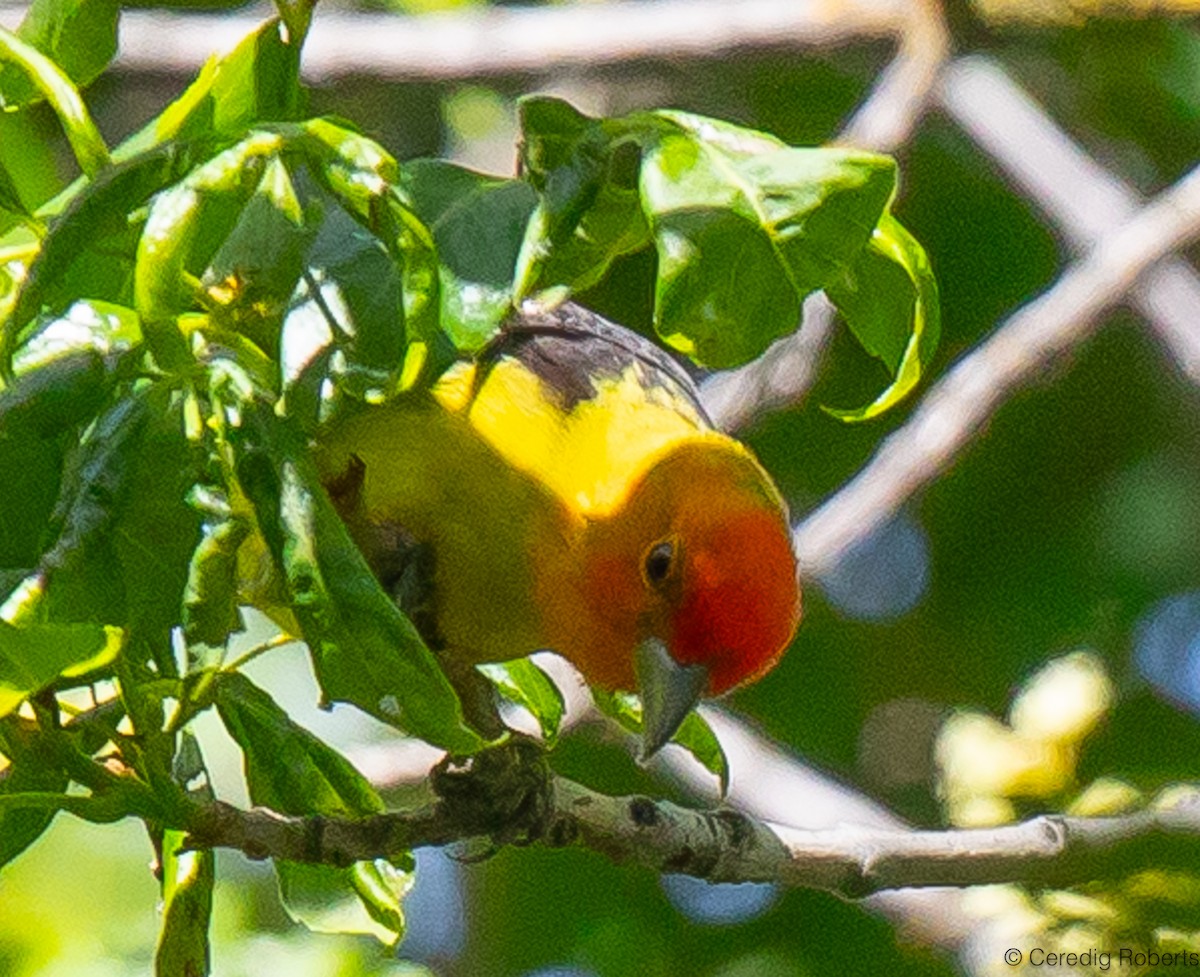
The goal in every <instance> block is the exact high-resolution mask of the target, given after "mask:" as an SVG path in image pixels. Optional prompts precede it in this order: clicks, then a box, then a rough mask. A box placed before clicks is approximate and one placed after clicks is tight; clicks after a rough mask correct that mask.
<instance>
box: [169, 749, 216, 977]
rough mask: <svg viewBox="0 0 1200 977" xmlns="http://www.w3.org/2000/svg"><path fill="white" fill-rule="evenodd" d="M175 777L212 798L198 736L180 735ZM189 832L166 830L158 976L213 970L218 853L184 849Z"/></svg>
mask: <svg viewBox="0 0 1200 977" xmlns="http://www.w3.org/2000/svg"><path fill="white" fill-rule="evenodd" d="M174 776H175V780H176V781H177V782H178V783H179V784H180V786H182V787H184V788H185V789H187V787H188V785H189V784H191V783H193V782H195V781H199V782H200V785H201V786H199V787H198V788H197V789H193V790H189V791H188V793H190V794H191V795H192V796H194V797H197V798H198V799H200V800H202V801H205V802H211V801H212V800H213V799H214V795H213V791H212V788H211V787H210V786H209V784H208V771H207V770H206V769H205V767H204V758H203V757H202V756H201V754H200V747H199V745H198V744H197V742H196V740H195V737H193V736H192V734H191V733H190V732H188V731H187V730H184V731H183V732H182V733H181V734H180V744H179V753H178V754H177V756H176V760H175V771H174ZM186 841H187V833H186V832H184V831H174V830H167V831H164V832H163V836H162V917H163V919H162V928H161V929H160V931H159V935H158V947H157V949H156V950H155V954H154V972H155V974H157V975H159V977H176V975H184V977H193V975H194V977H202V975H205V974H208V973H209V950H208V927H209V921H210V919H211V916H212V896H213V886H214V883H215V881H216V854H215V853H214V852H213V850H212V849H211V848H209V849H204V850H200V851H197V850H195V849H192V850H184V844H185V842H186Z"/></svg>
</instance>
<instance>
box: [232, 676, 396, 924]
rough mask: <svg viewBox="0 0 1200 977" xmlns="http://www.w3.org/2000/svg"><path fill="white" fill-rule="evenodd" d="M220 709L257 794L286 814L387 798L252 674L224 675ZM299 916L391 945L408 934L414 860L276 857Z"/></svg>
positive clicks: (348, 813) (328, 811)
mask: <svg viewBox="0 0 1200 977" xmlns="http://www.w3.org/2000/svg"><path fill="white" fill-rule="evenodd" d="M217 709H218V711H219V713H220V715H221V719H222V721H223V722H224V723H225V727H226V729H228V730H229V733H230V735H231V736H232V737H233V738H234V740H236V741H237V744H238V746H240V747H241V749H242V755H243V758H244V761H245V772H246V782H247V784H248V786H249V788H250V799H251V800H252V801H253V802H254V803H255V804H260V805H263V806H266V807H269V808H271V809H272V810H275V811H279V812H281V813H284V814H294V815H305V814H324V815H331V816H337V817H353V816H355V815H368V814H376V813H379V812H380V811H382V810H383V802H382V801H381V800H380V799H379V796H378V795H377V794H376V793H375V791H374V790H373V789H372V787H371V785H370V784H369V783H368V782H367V780H366V778H365V777H363V776H362V774H360V773H359V772H358V771H357V770H355V769H354V767H353V766H352V765H351V764H350V762H349V761H348V760H346V759H345V757H343V756H342V755H341V754H340V753H338V752H337V751H336V750H333V749H331V748H330V747H328V746H326V745H325V744H324V743H322V742H321V741H320V740H318V739H317V738H316V737H315V736H313V735H312V734H311V733H309V732H308V731H307V730H305V729H303V728H302V727H300V726H297V725H296V724H295V723H293V722H292V721H291V720H290V719H289V718H288V717H287V714H286V713H285V712H284V711H283V710H282V709H280V708H279V706H277V705H276V704H275V703H274V702H273V701H272V700H271V698H270V696H268V695H267V694H266V693H265V692H263V691H262V690H261V689H259V688H257V687H256V686H255V685H254V684H253V683H252V682H251V681H250V680H249V679H247V678H246V677H245V676H243V675H241V674H238V673H233V674H229V675H226V676H224V677H223V678H222V680H221V682H220V684H219V686H218V690H217ZM276 871H277V872H278V874H279V886H280V892H281V894H282V896H283V899H284V905H285V906H286V907H287V910H288V912H289V913H290V914H291V915H292V917H293V918H294V919H296V920H298V921H299V922H302V923H304V924H305V925H307V926H309V927H310V928H312V929H315V930H319V931H323V932H330V931H331V932H343V933H371V934H373V935H375V936H376V937H378V938H379V939H380V940H381V941H383V942H384V943H386V944H388V945H394V944H395V943H396V942H398V941H399V939H400V938H401V937H402V936H403V934H404V913H403V909H402V907H401V900H402V898H403V896H404V894H405V892H406V891H407V889H408V887H409V885H410V878H411V862H409V861H407V860H404V862H403V864H402V866H401V867H400V868H397V867H396V866H394V865H392V864H390V863H388V862H386V861H383V860H378V861H374V862H359V863H357V864H355V865H353V866H351V867H350V868H345V869H336V868H330V867H327V866H323V865H302V864H297V863H294V862H285V861H278V862H276Z"/></svg>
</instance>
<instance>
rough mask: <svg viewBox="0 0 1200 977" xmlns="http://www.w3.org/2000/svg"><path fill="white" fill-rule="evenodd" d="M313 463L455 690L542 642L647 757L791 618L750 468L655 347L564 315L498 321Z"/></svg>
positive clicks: (776, 512) (781, 509) (775, 653)
mask: <svg viewBox="0 0 1200 977" xmlns="http://www.w3.org/2000/svg"><path fill="white" fill-rule="evenodd" d="M315 454H316V459H317V464H318V469H319V471H320V473H321V478H322V481H323V483H324V485H325V487H326V489H327V490H328V493H329V495H330V498H331V499H332V500H333V503H334V505H335V507H336V508H337V510H338V512H339V514H340V515H341V517H342V519H343V521H344V523H345V525H346V527H347V529H348V530H349V533H350V535H351V537H352V538H353V539H354V541H355V543H356V544H357V546H358V547H359V549H360V550H361V552H362V553H363V555H364V557H365V558H366V561H367V563H368V565H369V566H370V567H371V569H372V570H373V572H374V573H375V574H376V576H377V577H378V579H379V580H380V582H381V584H382V585H383V586H384V587H385V589H387V590H388V591H389V593H390V594H391V595H392V597H393V599H395V600H396V601H397V603H398V604H399V605H400V606H401V609H402V610H405V611H406V612H407V613H408V614H409V616H410V618H411V619H412V620H413V622H414V624H415V625H416V626H417V628H418V630H419V631H420V632H421V634H422V636H423V638H424V639H425V641H426V643H427V644H428V645H429V646H430V647H431V648H432V649H433V650H434V651H435V652H436V653H437V655H438V657H439V660H440V661H441V663H442V665H443V668H444V670H445V671H446V673H447V675H448V677H449V678H450V679H451V681H452V683H454V684H455V685H456V686H457V687H458V688H459V689H460V693H461V692H462V690H464V689H466V688H468V687H470V685H471V680H472V679H471V677H472V676H474V677H475V678H478V673H477V672H476V671H475V669H474V666H475V665H477V664H481V663H485V662H495V661H505V660H509V659H513V658H517V657H522V656H525V655H528V654H531V653H534V652H537V651H542V650H550V651H554V652H557V653H558V654H560V655H562V656H563V657H564V658H566V659H567V660H568V661H570V662H571V663H572V664H573V665H574V666H575V667H576V668H577V669H578V671H579V672H580V673H581V675H582V676H583V678H584V679H585V680H586V682H587V683H588V684H589V685H592V686H596V687H599V688H602V689H605V690H625V691H630V692H635V691H636V692H638V693H639V694H640V697H641V701H642V742H643V757H649V756H651V755H653V754H654V753H655V752H657V751H658V750H659V749H660V748H661V747H662V746H663V745H664V744H665V743H666V742H668V741H669V740H670V739H671V737H672V736H673V735H674V734H675V733H676V731H677V730H678V728H679V726H680V724H681V723H682V722H683V720H684V719H685V718H686V717H687V715H688V714H689V713H690V711H691V710H692V709H693V707H694V706H695V705H696V704H697V703H698V702H699V700H700V699H701V698H702V697H705V696H719V695H721V694H723V693H725V692H727V691H729V690H730V689H732V688H735V687H737V686H740V685H744V684H746V683H748V682H751V681H753V680H755V679H757V678H758V677H760V676H762V675H763V674H765V673H766V672H767V671H769V670H770V669H771V668H772V667H773V666H774V665H775V663H776V662H777V661H778V660H779V658H780V656H781V655H782V654H783V652H784V651H785V649H786V648H787V647H788V645H789V644H790V643H791V642H792V640H793V637H794V635H795V633H796V629H797V627H798V625H799V621H800V616H801V593H800V587H799V583H798V576H797V567H796V560H795V556H794V554H793V550H792V546H791V535H790V529H789V521H788V510H787V505H786V503H785V501H784V499H783V497H782V496H781V494H780V493H779V490H778V489H777V488H776V486H775V484H774V482H773V481H772V479H771V477H770V475H769V474H768V473H767V471H766V470H765V469H764V468H763V466H762V465H761V464H760V463H759V461H758V460H757V459H756V458H755V456H754V455H753V453H752V452H751V451H750V450H749V449H748V448H747V447H746V446H744V445H743V444H741V443H740V442H739V441H737V440H735V439H734V438H732V437H730V436H728V435H726V434H724V433H722V432H720V431H718V430H716V429H715V427H714V425H713V423H712V421H711V419H710V418H709V417H708V415H707V414H706V412H705V410H704V407H703V406H702V404H701V401H700V398H699V394H698V391H697V388H696V385H695V383H694V382H693V380H692V379H691V377H690V376H689V374H688V373H687V372H686V371H685V370H684V369H683V367H682V365H681V364H680V363H679V362H677V361H676V360H675V359H673V358H672V356H671V355H670V354H669V353H668V352H667V351H665V350H664V349H663V348H661V347H660V346H658V345H657V344H655V343H654V342H652V341H650V340H649V339H647V338H645V337H643V336H642V335H640V334H639V333H636V332H634V331H632V330H630V329H628V328H625V327H623V326H620V325H617V324H615V323H612V322H609V321H608V320H606V319H604V318H602V317H601V316H600V315H598V314H596V313H594V312H592V311H590V310H588V309H586V308H584V307H583V306H581V305H578V304H575V303H571V302H566V303H563V304H561V305H559V306H558V307H556V308H549V309H545V308H543V309H535V310H525V311H521V312H518V313H515V314H513V315H512V316H510V318H509V319H508V321H507V322H506V323H505V324H504V325H503V327H502V328H501V330H500V331H499V333H498V335H497V336H496V337H495V338H494V339H493V340H492V341H491V342H489V343H488V344H487V345H486V346H485V347H484V348H483V349H482V350H480V351H479V352H478V353H477V354H476V355H475V356H473V357H470V358H464V359H459V360H457V361H455V362H454V363H453V365H452V366H450V367H449V368H448V369H446V370H445V372H444V373H442V375H441V376H439V377H438V378H437V379H436V380H435V381H434V382H432V383H431V384H429V385H427V387H426V388H425V389H424V390H420V391H415V392H411V393H408V394H405V395H403V396H400V397H397V398H395V399H393V400H391V401H389V402H387V403H384V404H381V405H368V406H364V407H363V408H362V409H361V410H359V411H357V412H355V413H353V414H352V415H351V416H349V417H348V418H346V419H345V420H343V421H341V422H338V423H335V424H334V425H333V426H332V428H331V430H330V431H328V432H327V433H326V435H325V436H323V437H321V438H320V439H319V442H318V444H317V447H316V452H315ZM464 702H466V697H464ZM477 725H486V723H485V722H480V723H477Z"/></svg>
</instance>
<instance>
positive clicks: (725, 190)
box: [641, 115, 895, 366]
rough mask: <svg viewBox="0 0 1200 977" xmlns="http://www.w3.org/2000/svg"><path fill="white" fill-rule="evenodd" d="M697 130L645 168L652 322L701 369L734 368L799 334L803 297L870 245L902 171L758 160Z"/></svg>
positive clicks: (857, 157) (826, 160)
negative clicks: (653, 271)
mask: <svg viewBox="0 0 1200 977" xmlns="http://www.w3.org/2000/svg"><path fill="white" fill-rule="evenodd" d="M671 118H672V120H678V119H679V118H681V116H679V115H673V116H671ZM693 128H695V129H697V130H698V131H692V129H683V130H681V131H678V132H674V133H667V134H664V135H663V136H661V138H659V139H658V140H657V142H656V144H655V145H654V147H653V148H652V149H650V150H649V151H648V152H647V154H646V159H645V163H644V164H643V166H642V171H641V191H642V202H643V206H644V207H645V208H646V211H647V214H648V216H649V218H650V222H651V225H652V227H653V230H654V236H655V245H656V248H657V251H658V258H659V279H658V287H657V290H656V296H655V325H656V328H657V329H658V332H659V334H660V335H661V336H662V337H663V338H664V339H665V340H666V341H667V342H668V343H669V344H671V345H673V346H675V347H676V348H677V349H681V350H682V351H684V352H686V353H688V354H689V355H690V356H693V357H694V358H696V359H698V360H699V361H701V362H703V363H706V364H708V365H710V366H735V365H737V364H739V363H742V362H745V361H746V360H748V359H750V358H752V357H754V356H756V355H758V354H759V353H761V352H762V351H763V350H764V349H766V347H767V346H768V345H769V344H770V343H771V342H773V341H774V340H775V339H777V338H779V337H780V336H782V335H784V334H786V333H788V332H790V331H792V330H793V329H795V327H796V326H797V324H798V323H799V317H800V302H801V300H802V299H803V298H804V296H805V295H807V294H808V293H809V292H811V291H813V290H814V289H817V288H822V287H824V285H825V284H826V283H827V282H828V281H830V280H831V279H832V278H833V276H834V275H836V274H838V273H839V272H840V271H841V270H842V269H843V268H844V267H845V266H846V265H847V264H848V262H850V261H851V260H852V259H853V258H854V257H855V256H856V255H857V254H858V252H859V251H861V250H862V248H863V247H864V246H865V245H866V243H867V240H868V239H869V237H870V235H871V231H872V229H873V228H874V227H875V224H876V222H877V221H878V220H879V217H880V215H881V214H882V213H883V209H884V207H885V206H886V204H887V202H888V199H889V198H890V196H891V194H892V191H893V189H894V187H895V163H894V162H893V161H892V160H891V159H889V158H887V157H884V156H876V155H874V154H870V153H857V152H853V151H851V150H824V149H791V148H777V149H772V150H770V151H769V152H764V153H761V154H759V155H749V154H747V153H745V152H744V151H742V150H741V149H740V148H739V149H738V150H737V151H726V150H724V149H723V148H722V145H721V143H713V142H707V141H705V140H704V139H703V138H701V135H700V134H701V133H702V132H703V130H702V129H700V128H699V127H698V126H695V127H693Z"/></svg>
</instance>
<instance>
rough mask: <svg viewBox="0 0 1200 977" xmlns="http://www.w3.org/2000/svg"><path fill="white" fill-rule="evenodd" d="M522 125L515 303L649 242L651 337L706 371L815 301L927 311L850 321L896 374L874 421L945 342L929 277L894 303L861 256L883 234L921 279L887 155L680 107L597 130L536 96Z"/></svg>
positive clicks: (883, 280) (596, 279)
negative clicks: (524, 207) (893, 210)
mask: <svg viewBox="0 0 1200 977" xmlns="http://www.w3.org/2000/svg"><path fill="white" fill-rule="evenodd" d="M521 127H522V149H521V164H522V175H523V176H524V178H525V179H526V180H527V181H528V182H529V184H530V185H531V186H532V187H533V188H534V189H535V190H536V191H537V193H538V204H537V207H536V208H535V210H534V212H533V214H532V215H531V216H530V218H529V221H528V224H527V226H526V232H525V238H524V241H523V244H522V250H521V254H520V255H519V257H518V261H517V268H516V273H515V281H516V285H515V299H516V300H517V301H519V300H521V299H522V298H524V297H526V296H527V295H530V294H534V293H537V294H538V297H539V299H540V300H542V301H547V300H558V299H561V298H562V297H564V296H566V295H569V294H572V293H577V292H579V291H581V290H585V289H589V288H593V287H596V286H598V285H601V284H602V282H603V280H604V277H605V276H606V275H607V274H608V272H609V270H610V268H611V267H612V265H613V262H614V261H616V260H617V259H618V258H622V257H624V256H626V255H630V254H633V253H635V252H638V251H640V250H642V249H643V248H645V247H647V246H648V245H649V244H651V243H653V245H654V248H655V252H656V254H657V259H658V260H657V281H656V285H655V295H654V305H655V310H654V322H655V329H656V330H657V332H658V334H659V335H660V336H661V337H662V338H663V340H664V341H665V342H666V343H667V344H668V345H670V346H673V347H674V348H676V349H678V350H680V351H682V352H684V353H686V354H687V355H689V356H690V357H692V358H693V359H694V360H696V361H697V362H699V363H702V364H704V365H707V366H713V367H730V366H736V365H738V364H740V363H744V362H746V361H747V360H749V359H752V358H753V357H755V356H757V355H759V354H760V353H762V352H763V351H764V350H765V349H766V348H767V346H768V345H770V343H772V342H773V341H774V340H776V339H778V338H779V337H781V336H783V335H785V334H786V333H788V332H790V331H792V330H793V329H794V328H795V327H796V326H797V324H798V322H799V318H800V308H801V302H802V301H803V299H804V298H805V296H807V295H808V294H809V293H810V292H812V291H814V290H816V289H821V288H825V287H826V286H831V287H833V288H835V289H836V288H837V287H838V285H839V283H842V284H843V285H844V290H850V289H857V288H859V287H860V286H861V294H862V295H863V298H862V299H861V300H859V305H861V304H862V302H864V301H865V302H872V303H876V304H880V305H890V306H892V307H893V310H898V309H899V307H900V305H901V304H902V301H903V299H904V298H905V297H907V298H909V299H910V300H911V302H912V303H914V304H917V305H919V307H918V308H916V310H915V312H914V311H913V305H910V306H909V308H908V309H907V310H903V312H904V315H903V316H902V315H900V314H899V312H896V311H894V312H893V314H892V315H891V319H892V320H893V321H894V322H901V321H902V323H903V324H902V325H901V326H900V327H899V330H898V329H897V327H896V326H895V325H894V324H893V325H889V326H888V327H887V328H885V329H884V328H880V327H878V326H876V325H874V324H873V322H872V320H877V319H879V318H880V316H879V315H874V314H871V313H865V314H856V315H855V321H856V322H861V323H863V325H862V328H855V327H853V326H852V329H853V330H854V333H855V336H856V337H857V338H858V339H859V340H860V341H863V342H866V343H867V344H868V348H869V349H871V350H872V351H876V350H882V354H883V356H884V358H885V360H887V361H888V364H889V366H890V368H891V369H892V371H893V376H894V377H895V380H894V382H893V384H892V386H891V387H889V390H888V392H887V393H886V394H885V395H884V396H882V397H881V398H879V400H878V402H877V405H875V406H874V407H873V409H874V410H875V412H878V410H882V409H884V407H886V406H888V405H890V404H891V403H893V402H894V401H895V400H896V399H898V397H899V396H900V395H901V392H902V391H905V390H908V389H910V388H911V386H912V385H913V383H915V382H916V379H917V378H918V376H919V374H920V368H921V366H922V365H923V364H924V363H926V362H927V361H928V359H929V356H930V355H931V354H932V349H933V345H934V338H933V337H935V336H936V328H934V329H930V328H928V323H929V321H930V313H929V311H928V309H929V306H930V304H931V302H932V298H933V296H932V293H931V292H930V285H931V283H932V279H931V278H930V279H929V284H926V285H922V286H921V287H920V289H918V290H916V291H915V290H914V288H913V285H912V284H911V283H908V284H906V287H905V288H902V289H901V290H900V292H899V293H897V292H896V290H895V289H894V288H893V287H892V286H893V284H894V282H893V281H892V280H891V279H894V278H895V277H896V276H895V275H894V274H893V275H891V276H890V279H889V276H888V275H887V273H885V272H881V271H879V269H878V267H877V265H878V264H879V263H878V262H873V261H872V260H871V259H870V258H863V257H861V256H862V255H863V254H864V253H865V252H866V249H867V248H868V244H869V242H872V241H876V240H877V238H876V237H875V236H874V235H875V234H876V233H877V229H878V234H879V235H880V236H881V237H880V238H879V239H878V240H879V241H880V242H881V243H880V244H879V245H878V247H879V248H883V249H884V250H887V251H888V253H889V254H890V255H892V257H891V258H890V259H888V260H891V261H892V262H893V263H895V262H896V261H898V260H899V261H900V263H901V264H902V266H904V268H906V269H907V270H908V271H909V272H911V273H912V276H913V277H912V282H917V281H918V280H919V278H920V276H919V274H918V272H917V271H916V269H917V268H918V266H919V261H917V259H916V252H915V251H914V250H913V247H914V246H915V247H916V248H917V249H918V250H919V246H917V245H916V242H915V241H913V240H912V239H911V237H910V236H908V235H907V234H906V233H905V232H903V229H902V228H900V229H899V230H896V228H899V225H895V227H893V226H892V224H891V223H890V222H891V218H890V216H889V215H888V214H887V213H886V208H887V205H888V203H889V201H890V200H891V198H892V196H893V194H894V192H895V188H896V164H895V162H894V161H893V160H892V159H891V158H889V157H886V156H880V155H877V154H874V153H867V152H860V151H856V150H850V149H840V148H822V149H815V148H793V147H790V146H787V145H785V144H784V143H782V142H780V141H779V140H778V139H776V138H774V137H773V136H769V135H767V134H765V133H761V132H755V131H753V130H750V129H744V128H741V127H739V126H735V125H732V124H730V123H727V122H721V121H720V120H717V119H709V118H705V117H703V116H697V115H691V114H688V113H685V112H675V111H656V112H640V113H634V114H632V115H628V116H624V117H622V118H615V119H590V118H588V117H587V116H584V115H582V114H580V113H579V112H577V111H576V110H575V109H573V108H571V107H570V106H569V105H567V104H566V103H564V102H561V101H559V100H556V99H548V98H542V97H535V98H531V99H526V100H525V101H524V102H523V103H522V105H521ZM902 235H903V236H902ZM882 242H891V244H890V245H887V246H886V247H885V245H884V244H883V243H882ZM872 247H875V246H874V245H873V246H872ZM896 255H905V256H907V259H904V260H901V259H898V258H897V257H896ZM908 259H911V260H908ZM923 260H924V259H923V257H921V258H920V261H923ZM905 261H907V264H906V263H905ZM879 290H882V291H883V293H885V294H882V295H876V294H875V293H876V292H877V291H879ZM917 291H920V293H921V299H920V301H919V300H918V296H917ZM868 292H869V293H870V294H867V293H868ZM857 294H860V293H856V296H857ZM856 296H852V297H851V298H850V299H849V300H848V301H849V303H850V304H854V302H855V300H856ZM856 311H857V310H856ZM933 315H934V316H936V313H933ZM910 324H911V329H910V328H908V327H909V326H910ZM918 332H920V338H918V339H917V340H916V342H915V343H914V345H913V346H912V352H911V353H910V354H909V355H908V356H907V358H905V357H904V356H903V355H900V354H897V355H895V356H891V355H890V354H891V352H892V347H893V346H894V345H895V342H896V341H897V340H898V341H899V343H900V345H901V349H902V350H903V349H907V348H908V345H907V344H908V341H909V339H910V338H911V337H916V336H917V333H918ZM880 343H883V346H882V347H881V346H880ZM902 360H903V363H904V369H903V372H901V370H900V364H901V361H902Z"/></svg>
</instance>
